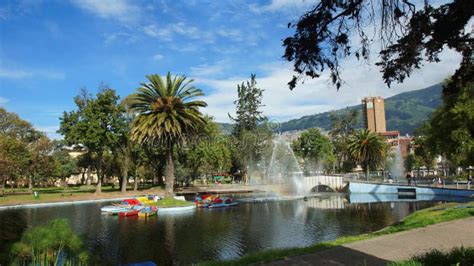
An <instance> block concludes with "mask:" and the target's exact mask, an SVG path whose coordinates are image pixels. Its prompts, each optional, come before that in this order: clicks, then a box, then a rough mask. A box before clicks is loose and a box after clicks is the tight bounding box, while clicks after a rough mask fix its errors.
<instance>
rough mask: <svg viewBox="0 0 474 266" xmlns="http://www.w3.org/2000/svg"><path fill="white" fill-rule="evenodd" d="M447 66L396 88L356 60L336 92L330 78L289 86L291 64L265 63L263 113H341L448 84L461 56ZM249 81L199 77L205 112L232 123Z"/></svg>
mask: <svg viewBox="0 0 474 266" xmlns="http://www.w3.org/2000/svg"><path fill="white" fill-rule="evenodd" d="M441 60H442V61H441V63H438V64H436V63H426V65H425V66H424V67H423V68H422V69H421V70H418V71H415V72H414V73H413V75H412V76H411V77H410V78H408V79H406V80H405V82H404V83H402V84H393V85H392V88H387V86H386V85H385V84H384V83H383V80H382V74H381V73H380V72H379V68H378V67H376V66H373V65H367V64H365V63H362V62H359V61H357V60H356V59H351V60H348V61H347V62H346V63H344V64H343V68H344V70H343V73H342V74H343V78H344V79H345V84H344V85H343V86H342V87H341V88H340V90H339V91H337V90H336V88H335V87H333V86H332V85H331V84H330V83H329V78H328V75H327V74H323V75H322V76H321V78H319V79H307V80H305V82H304V84H300V85H298V86H297V87H296V88H295V89H294V90H293V91H290V90H289V89H288V86H287V83H288V81H289V80H290V79H291V76H292V74H293V73H292V71H291V69H292V68H291V65H290V64H289V63H282V62H279V63H275V64H272V65H264V66H262V69H263V70H264V72H265V73H266V74H264V75H260V76H257V87H259V88H262V89H264V90H265V91H264V93H263V104H265V107H263V111H264V113H265V115H267V116H269V117H270V118H271V119H276V120H278V121H286V120H288V119H293V118H299V117H301V116H304V115H312V114H316V113H321V112H326V111H331V110H336V109H339V108H344V107H346V106H350V105H356V104H359V103H360V100H361V99H362V98H363V97H366V96H375V95H379V96H383V97H385V98H387V97H390V96H393V95H396V94H399V93H402V92H406V91H411V90H417V89H423V88H425V87H428V86H431V85H433V84H436V83H439V82H441V81H443V79H445V78H446V77H447V76H448V75H450V74H452V73H454V70H455V69H456V68H457V67H458V65H459V62H460V56H459V55H458V54H457V53H455V52H453V51H446V52H443V53H442V54H441ZM248 79H249V77H233V78H228V79H206V78H196V82H197V83H199V84H202V85H205V86H206V87H209V88H211V91H210V92H208V94H207V95H206V96H205V97H204V100H205V101H206V102H207V103H208V107H207V108H206V109H205V110H204V112H205V113H207V114H209V115H212V116H214V117H215V118H216V120H217V121H220V122H229V119H228V116H227V113H231V114H233V113H234V111H235V110H234V109H235V107H234V105H233V101H234V100H235V99H236V98H237V93H236V87H237V84H240V83H242V81H245V80H248Z"/></svg>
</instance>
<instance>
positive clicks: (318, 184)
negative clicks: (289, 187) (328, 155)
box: [303, 175, 344, 193]
mask: <svg viewBox="0 0 474 266" xmlns="http://www.w3.org/2000/svg"><path fill="white" fill-rule="evenodd" d="M303 187H304V189H305V191H306V192H307V193H309V192H326V191H331V190H336V191H338V190H341V189H342V188H343V187H344V180H343V178H342V176H329V175H317V176H306V177H303ZM328 188H330V189H328Z"/></svg>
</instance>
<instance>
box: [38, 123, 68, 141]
mask: <svg viewBox="0 0 474 266" xmlns="http://www.w3.org/2000/svg"><path fill="white" fill-rule="evenodd" d="M35 128H36V129H37V130H38V131H41V132H43V133H45V134H46V135H47V136H48V137H49V138H50V139H62V138H63V136H62V135H61V134H59V133H57V131H58V130H59V126H35Z"/></svg>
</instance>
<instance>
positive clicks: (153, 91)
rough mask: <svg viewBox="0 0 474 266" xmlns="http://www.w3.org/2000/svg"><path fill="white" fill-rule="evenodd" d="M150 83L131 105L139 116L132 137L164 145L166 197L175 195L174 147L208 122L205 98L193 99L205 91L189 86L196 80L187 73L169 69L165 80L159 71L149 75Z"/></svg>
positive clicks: (142, 88)
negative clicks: (178, 73) (201, 99)
mask: <svg viewBox="0 0 474 266" xmlns="http://www.w3.org/2000/svg"><path fill="white" fill-rule="evenodd" d="M147 79H148V81H149V83H141V87H140V88H138V90H137V92H136V93H135V94H133V101H132V103H131V105H130V107H131V109H132V111H134V112H135V113H136V117H135V118H134V120H133V122H132V129H131V139H132V141H135V142H137V143H139V144H142V145H151V146H156V145H161V146H162V147H164V148H165V153H166V166H165V178H166V194H165V196H166V197H172V196H173V184H174V165H173V147H175V146H180V145H182V144H184V143H185V141H186V139H187V138H188V137H190V136H192V135H194V134H197V132H198V131H199V130H200V129H201V128H202V127H203V126H204V125H205V123H206V121H205V119H204V117H203V115H202V114H201V112H200V111H199V107H206V106H207V104H206V103H205V102H204V101H199V100H193V98H195V97H198V96H203V95H204V93H203V92H202V91H201V90H200V89H198V88H196V87H194V86H190V83H191V82H192V81H193V80H188V81H186V77H185V76H174V77H173V78H172V77H171V74H170V73H169V72H168V74H167V75H166V80H164V79H162V78H161V77H160V76H159V75H156V74H154V75H149V76H147Z"/></svg>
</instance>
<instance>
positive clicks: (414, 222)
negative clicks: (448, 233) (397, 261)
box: [197, 202, 474, 266]
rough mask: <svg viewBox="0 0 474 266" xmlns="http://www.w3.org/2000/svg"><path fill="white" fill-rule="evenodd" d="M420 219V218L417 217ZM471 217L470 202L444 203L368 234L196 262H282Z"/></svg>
mask: <svg viewBox="0 0 474 266" xmlns="http://www.w3.org/2000/svg"><path fill="white" fill-rule="evenodd" d="M457 206H469V208H457ZM430 213H432V214H433V215H434V214H436V216H435V218H434V219H432V220H424V219H425V218H426V217H425V216H426V215H424V214H427V215H428V216H429V214H430ZM418 216H421V217H418ZM472 216H474V202H470V203H446V204H442V205H437V206H434V207H431V208H427V209H423V210H420V211H416V212H414V213H412V214H410V215H408V216H407V217H405V218H404V219H403V220H402V221H400V222H397V223H394V224H392V225H389V226H387V227H385V228H383V229H381V230H379V231H375V232H370V233H366V234H361V235H355V236H343V237H340V238H337V239H335V240H332V241H327V242H320V243H316V244H314V245H311V246H308V247H302V248H286V249H274V250H267V251H261V252H256V253H250V254H247V255H244V256H242V257H241V258H239V259H235V260H222V261H206V262H201V263H198V264H197V265H201V266H212V265H249V264H260V263H269V262H272V261H277V260H283V259H285V258H287V257H293V256H298V255H304V254H309V253H314V252H318V251H322V250H325V249H329V248H333V247H337V246H342V245H344V244H349V243H353V242H358V241H363V240H367V239H371V238H375V237H379V236H383V235H388V234H394V233H398V232H402V231H409V230H412V229H416V228H423V227H427V226H430V225H433V224H439V223H445V222H450V221H454V220H458V219H464V218H469V217H472Z"/></svg>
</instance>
